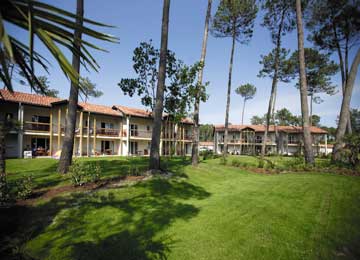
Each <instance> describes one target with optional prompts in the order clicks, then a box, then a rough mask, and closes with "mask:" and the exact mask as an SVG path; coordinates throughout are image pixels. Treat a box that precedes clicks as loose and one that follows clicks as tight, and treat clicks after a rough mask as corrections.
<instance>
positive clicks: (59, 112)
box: [57, 108, 61, 150]
mask: <svg viewBox="0 0 360 260" xmlns="http://www.w3.org/2000/svg"><path fill="white" fill-rule="evenodd" d="M60 140H61V108H59V110H58V140H57V149H58V150H60Z"/></svg>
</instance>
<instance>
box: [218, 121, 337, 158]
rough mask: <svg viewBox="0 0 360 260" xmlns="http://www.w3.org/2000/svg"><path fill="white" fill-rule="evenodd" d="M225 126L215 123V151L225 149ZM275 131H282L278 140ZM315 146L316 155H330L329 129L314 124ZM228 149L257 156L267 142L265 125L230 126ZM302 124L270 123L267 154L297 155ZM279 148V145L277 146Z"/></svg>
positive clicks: (300, 151) (300, 146)
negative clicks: (284, 124) (275, 124)
mask: <svg viewBox="0 0 360 260" xmlns="http://www.w3.org/2000/svg"><path fill="white" fill-rule="evenodd" d="M224 130H225V127H224V125H217V126H215V134H214V149H215V153H218V154H220V153H222V152H223V149H224ZM275 130H277V132H278V140H276V135H275ZM310 130H311V135H312V141H313V144H312V147H313V150H314V153H315V154H320V153H323V154H328V153H330V152H331V150H332V149H331V150H329V146H328V144H327V131H325V130H323V129H321V128H319V127H315V126H312V127H311V128H310ZM228 131H229V132H228V152H229V153H231V154H249V155H255V154H260V153H261V146H262V143H263V142H264V132H265V126H264V125H229V128H228ZM302 131H303V129H302V127H299V126H273V125H272V126H270V129H269V133H268V137H267V140H266V153H267V154H272V153H275V152H276V150H277V149H278V151H279V153H280V154H288V155H294V154H297V153H302V151H303V134H302ZM277 147H278V148H277Z"/></svg>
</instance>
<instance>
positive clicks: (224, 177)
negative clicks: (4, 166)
mask: <svg viewBox="0 0 360 260" xmlns="http://www.w3.org/2000/svg"><path fill="white" fill-rule="evenodd" d="M239 158H241V157H239ZM242 159H243V160H250V159H249V158H248V157H243V158H242ZM98 160H103V161H105V164H104V165H105V166H108V167H109V170H108V173H106V174H108V175H109V176H112V175H114V174H116V173H118V172H121V171H118V170H116V168H117V167H119V166H120V165H121V166H122V167H125V166H124V165H127V164H129V163H135V164H136V165H139V164H145V165H146V162H147V160H146V159H144V158H140V159H139V158H106V159H98ZM107 162H108V163H107ZM187 163H188V161H184V160H183V159H181V158H176V159H172V160H171V161H170V162H169V167H170V168H171V169H172V170H173V171H174V172H176V173H177V174H175V175H178V176H180V177H173V178H171V179H161V178H154V179H151V180H148V181H144V182H140V183H138V184H136V185H132V186H128V187H122V188H111V189H105V190H98V191H92V192H78V193H73V194H66V195H62V196H58V197H56V198H53V199H51V200H50V201H40V202H39V203H37V204H36V205H34V206H31V207H18V208H16V209H11V210H9V212H10V213H9V212H8V213H7V215H6V214H5V215H2V218H3V220H2V221H1V223H2V225H7V226H9V225H13V226H14V227H15V226H16V228H17V230H16V232H15V233H10V234H9V236H10V240H11V241H12V243H14V244H15V245H17V246H18V247H17V248H18V250H19V251H20V252H21V253H23V254H26V255H28V256H31V257H33V258H35V259H356V258H359V257H360V247H359V245H360V207H359V205H360V178H359V177H354V176H340V175H334V174H318V173H306V174H300V173H297V174H295V173H294V174H278V175H266V174H254V173H250V172H246V171H243V170H240V169H239V168H235V167H231V166H223V165H220V163H219V160H207V161H204V162H202V163H201V164H200V165H199V167H197V168H194V167H192V166H190V165H187ZM27 164H29V165H28V166H27ZM36 164H39V168H38V169H39V170H38V172H39V176H41V177H39V178H38V179H36V182H37V183H38V185H40V186H42V187H46V186H47V185H46V183H47V180H49V181H53V184H55V185H63V184H64V180H62V179H60V180H59V179H57V178H59V177H53V176H52V175H54V174H55V173H54V170H55V169H56V161H54V160H45V161H41V160H28V161H25V160H14V161H10V162H8V167H9V172H12V173H10V177H9V178H10V179H11V178H13V179H14V178H16V177H17V176H20V175H21V174H22V171H23V173H26V174H28V173H30V172H32V174H33V175H34V176H35V175H36V174H37V172H36V170H37V167H36ZM40 165H41V166H40ZM47 169H49V171H48V170H47ZM47 171H48V174H46V173H47ZM11 175H13V176H12V177H11ZM61 178H63V177H61ZM65 183H66V182H65ZM48 186H49V185H48ZM10 214H12V215H10ZM5 217H6V219H4V218H5ZM10 217H12V218H11V220H10ZM7 222H8V223H7Z"/></svg>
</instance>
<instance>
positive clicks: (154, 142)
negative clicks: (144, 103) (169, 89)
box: [149, 0, 170, 170]
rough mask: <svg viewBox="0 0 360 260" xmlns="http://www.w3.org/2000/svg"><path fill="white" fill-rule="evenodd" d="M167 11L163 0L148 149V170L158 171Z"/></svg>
mask: <svg viewBox="0 0 360 260" xmlns="http://www.w3.org/2000/svg"><path fill="white" fill-rule="evenodd" d="M169 10H170V0H164V5H163V17H162V25H161V47H160V62H159V76H158V84H157V88H156V101H155V107H154V125H153V131H152V139H151V147H150V160H149V169H150V170H160V135H161V122H162V114H163V109H164V90H165V77H166V54H167V50H168V49H167V45H168V32H169Z"/></svg>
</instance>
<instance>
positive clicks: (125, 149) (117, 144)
mask: <svg viewBox="0 0 360 260" xmlns="http://www.w3.org/2000/svg"><path fill="white" fill-rule="evenodd" d="M67 105H68V101H67V100H66V99H59V98H52V97H44V96H41V95H35V94H28V93H21V92H14V93H10V92H9V91H7V90H0V121H1V120H4V118H13V119H15V120H17V121H18V122H19V129H17V130H14V131H11V132H10V133H9V134H8V135H7V136H6V140H5V145H6V157H13V158H21V157H23V155H24V152H25V151H31V153H32V155H33V156H35V157H40V156H55V157H57V156H59V155H60V152H61V147H62V142H63V139H64V134H65V127H66V120H65V118H66V114H67ZM76 124H77V125H76V130H75V131H76V133H75V142H74V156H97V155H120V156H131V155H143V156H146V155H149V153H150V142H151V135H152V125H153V118H152V116H151V112H149V111H147V110H142V109H137V108H130V107H125V106H120V105H114V106H103V105H95V104H90V103H79V105H78V111H77V122H76ZM192 126H193V124H192V121H191V120H190V119H187V118H184V119H183V120H181V122H178V123H175V122H174V121H173V120H171V116H169V115H164V116H163V123H162V132H161V142H160V153H161V154H162V155H170V154H173V155H187V154H191V145H192V136H191V134H192Z"/></svg>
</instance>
